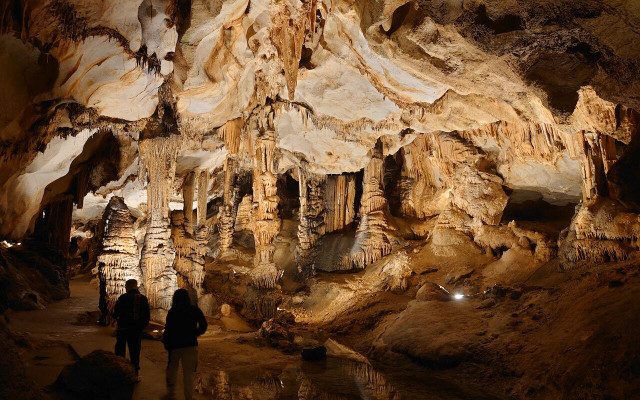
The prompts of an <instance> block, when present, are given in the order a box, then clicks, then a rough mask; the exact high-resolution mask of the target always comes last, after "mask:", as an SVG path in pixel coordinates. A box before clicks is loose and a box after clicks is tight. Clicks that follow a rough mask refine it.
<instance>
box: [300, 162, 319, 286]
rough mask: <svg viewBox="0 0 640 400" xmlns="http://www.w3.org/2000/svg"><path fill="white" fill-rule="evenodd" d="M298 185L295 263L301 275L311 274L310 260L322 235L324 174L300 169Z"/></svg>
mask: <svg viewBox="0 0 640 400" xmlns="http://www.w3.org/2000/svg"><path fill="white" fill-rule="evenodd" d="M298 179H299V187H300V223H299V225H298V245H297V247H296V263H297V265H298V272H299V273H301V274H302V275H303V276H309V275H311V274H313V265H312V261H313V258H314V256H315V251H314V250H315V244H316V242H317V241H318V239H319V238H320V237H321V236H322V235H324V231H325V230H324V191H323V187H324V184H325V177H324V176H316V175H311V174H309V173H307V172H305V171H303V170H302V169H300V170H299V171H298Z"/></svg>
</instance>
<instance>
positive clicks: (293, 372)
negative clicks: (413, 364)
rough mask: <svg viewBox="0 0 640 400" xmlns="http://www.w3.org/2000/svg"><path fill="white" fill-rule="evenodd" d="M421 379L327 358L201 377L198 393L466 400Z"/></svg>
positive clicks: (265, 398)
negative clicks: (285, 365) (277, 367)
mask: <svg viewBox="0 0 640 400" xmlns="http://www.w3.org/2000/svg"><path fill="white" fill-rule="evenodd" d="M421 374H422V376H415V375H414V376H407V375H406V374H398V375H395V374H393V373H385V374H382V373H380V372H379V371H376V370H375V369H374V368H373V367H372V366H371V365H369V364H367V363H362V362H356V361H353V360H348V359H342V358H333V357H329V358H327V360H326V361H323V362H314V363H308V362H303V361H300V362H299V363H297V364H295V365H290V366H287V367H286V368H284V369H282V370H278V371H251V372H249V371H247V370H242V371H234V372H230V373H228V372H225V371H214V372H204V371H201V372H200V373H199V376H200V379H199V382H198V389H199V390H198V391H199V392H200V393H203V394H204V395H206V396H207V397H208V398H211V399H220V400H249V399H252V400H279V399H298V400H356V399H371V400H400V399H462V398H469V396H468V394H467V395H463V394H461V393H460V392H459V391H458V390H457V388H456V387H452V385H448V384H442V383H441V382H435V381H434V380H433V379H429V378H428V377H426V376H424V374H425V373H424V371H423V372H421ZM456 392H457V393H456ZM473 397H474V398H481V397H480V396H473Z"/></svg>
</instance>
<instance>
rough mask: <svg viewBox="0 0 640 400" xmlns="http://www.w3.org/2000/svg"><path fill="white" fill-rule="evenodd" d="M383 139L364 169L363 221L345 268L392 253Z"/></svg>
mask: <svg viewBox="0 0 640 400" xmlns="http://www.w3.org/2000/svg"><path fill="white" fill-rule="evenodd" d="M383 164H384V161H383V159H382V143H381V142H378V143H377V144H376V147H375V149H374V153H373V156H372V158H371V161H370V162H369V164H368V165H367V166H366V168H365V169H364V179H363V182H362V200H361V203H360V225H359V226H358V231H357V233H356V243H355V245H354V247H353V249H352V250H351V254H350V255H349V259H348V262H347V264H346V265H344V266H343V268H345V269H351V268H355V269H363V268H364V267H366V266H367V265H369V264H371V263H373V262H375V261H377V260H379V259H381V258H382V257H384V256H386V255H388V254H390V253H391V247H392V240H393V238H392V235H391V234H390V231H391V230H392V228H390V227H389V224H388V221H389V218H390V213H389V205H388V203H387V199H386V198H385V197H384V190H383V186H382V184H383V180H382V179H383Z"/></svg>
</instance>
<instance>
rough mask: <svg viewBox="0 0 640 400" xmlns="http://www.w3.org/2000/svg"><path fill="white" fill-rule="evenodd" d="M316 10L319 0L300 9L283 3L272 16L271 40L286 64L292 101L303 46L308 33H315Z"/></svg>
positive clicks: (314, 0) (309, 0)
mask: <svg viewBox="0 0 640 400" xmlns="http://www.w3.org/2000/svg"><path fill="white" fill-rule="evenodd" d="M316 10H317V0H305V1H303V2H302V3H301V7H299V8H295V7H293V6H291V5H290V4H288V3H287V2H282V3H281V8H276V11H274V13H273V14H272V16H271V18H272V20H273V21H274V28H273V29H272V31H271V35H272V39H271V40H272V42H273V43H274V45H275V47H276V49H277V50H278V54H279V55H280V58H281V59H282V63H283V64H284V72H285V79H286V81H287V89H288V92H289V100H291V101H293V99H294V96H295V92H296V86H297V83H298V68H299V65H300V58H301V57H302V45H303V44H304V42H305V39H306V37H307V33H311V35H313V34H314V32H315V21H316ZM311 40H313V38H312V39H311Z"/></svg>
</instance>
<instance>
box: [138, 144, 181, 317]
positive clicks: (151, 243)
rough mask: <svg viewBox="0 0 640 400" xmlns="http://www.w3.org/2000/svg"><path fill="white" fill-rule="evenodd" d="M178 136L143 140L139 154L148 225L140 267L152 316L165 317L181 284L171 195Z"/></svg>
mask: <svg viewBox="0 0 640 400" xmlns="http://www.w3.org/2000/svg"><path fill="white" fill-rule="evenodd" d="M177 150H178V137H177V136H175V135H174V136H170V137H157V138H153V139H145V140H143V141H142V142H141V143H140V158H141V160H142V163H143V165H144V168H145V170H146V171H147V174H148V178H149V184H148V185H147V208H148V223H147V224H148V225H147V233H146V235H145V237H144V247H143V248H142V258H141V267H142V272H143V275H144V284H145V289H146V294H147V297H148V299H149V304H150V306H151V308H152V312H151V317H152V319H154V320H156V321H162V320H164V317H165V315H166V312H167V311H168V310H169V308H170V307H171V299H172V296H173V292H174V291H175V290H176V289H177V288H178V281H177V276H176V271H175V270H174V269H173V261H174V258H175V249H174V246H173V242H172V240H171V230H170V222H169V198H170V194H171V185H172V182H173V179H174V178H175V170H176V156H177Z"/></svg>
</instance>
